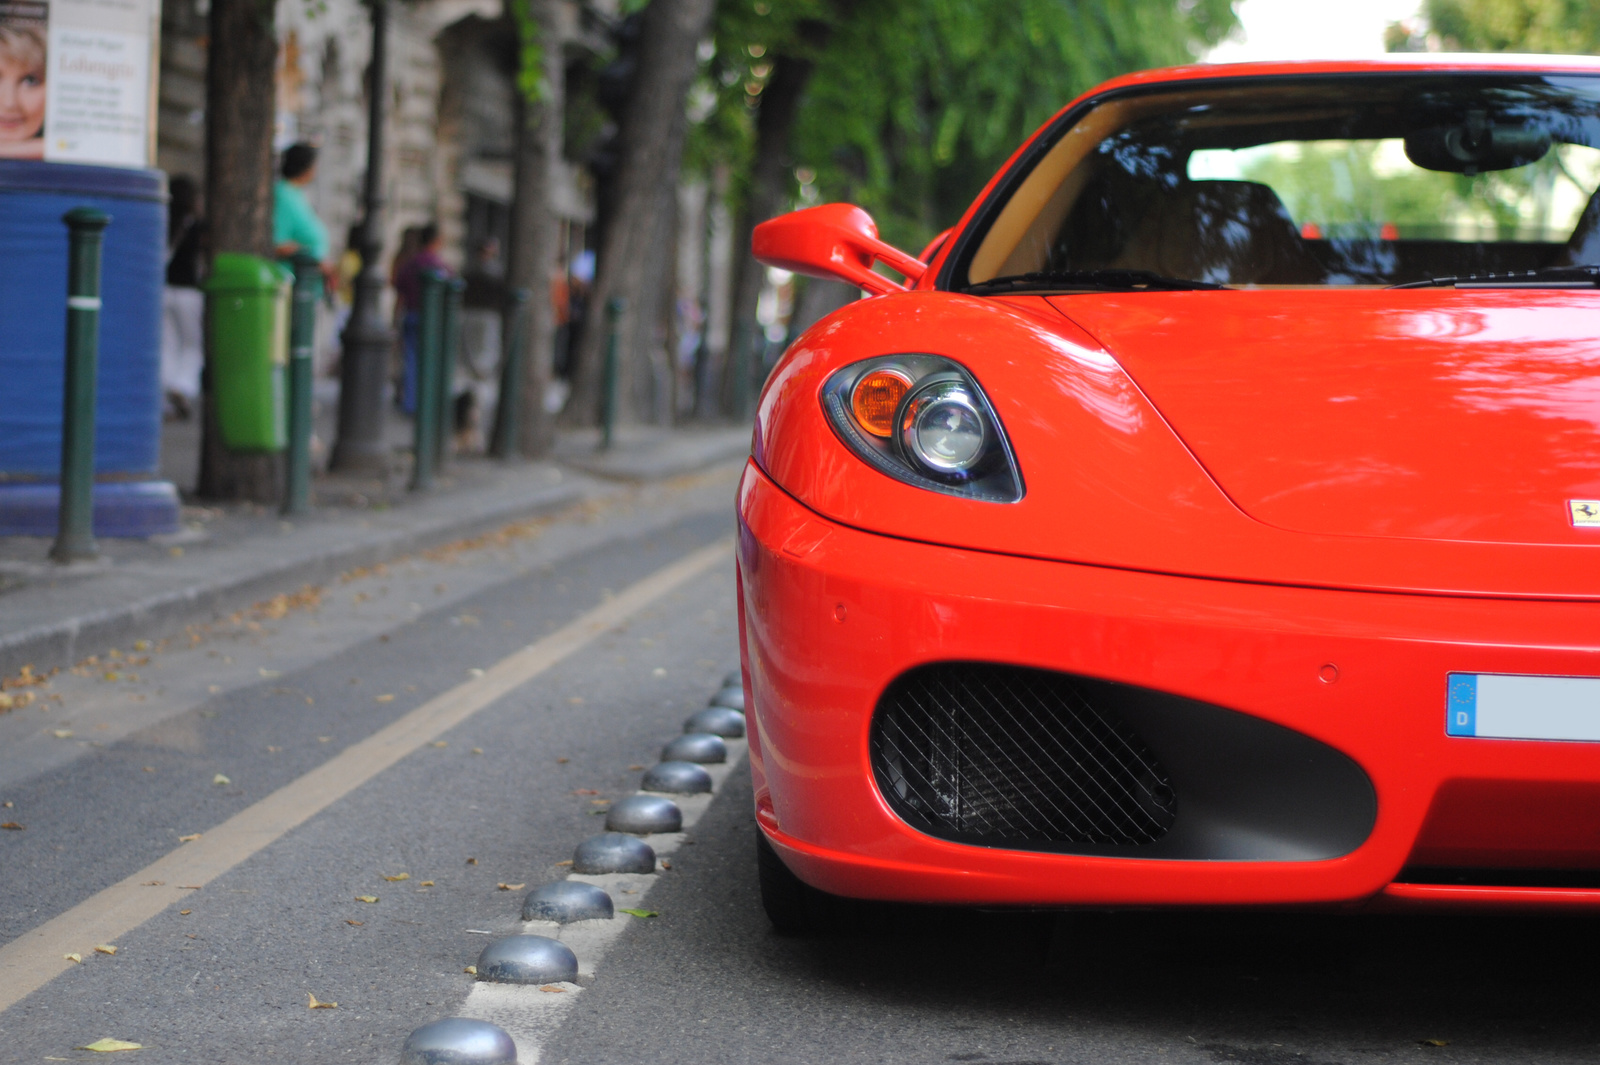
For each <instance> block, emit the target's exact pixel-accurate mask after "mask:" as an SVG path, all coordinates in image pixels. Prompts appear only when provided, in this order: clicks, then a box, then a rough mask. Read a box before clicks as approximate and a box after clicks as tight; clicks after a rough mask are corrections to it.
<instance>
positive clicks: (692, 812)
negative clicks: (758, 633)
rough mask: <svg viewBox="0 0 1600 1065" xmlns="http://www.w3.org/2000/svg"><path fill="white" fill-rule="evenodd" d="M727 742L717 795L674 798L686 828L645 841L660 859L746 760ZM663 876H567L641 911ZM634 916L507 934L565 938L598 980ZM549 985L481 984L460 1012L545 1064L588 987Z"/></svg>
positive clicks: (521, 1063) (523, 925)
mask: <svg viewBox="0 0 1600 1065" xmlns="http://www.w3.org/2000/svg"><path fill="white" fill-rule="evenodd" d="M727 744H728V760H727V762H726V763H724V764H723V765H708V766H706V769H707V770H709V771H710V773H711V780H712V785H713V787H714V788H715V789H716V790H715V791H713V793H712V794H711V795H674V796H673V797H672V800H673V802H676V803H677V804H678V808H679V809H680V810H682V811H683V827H684V829H685V832H664V833H660V834H657V835H653V836H646V837H644V838H645V842H646V843H649V844H650V846H651V848H653V849H654V850H655V852H656V857H658V858H661V857H665V856H666V855H669V854H671V853H672V852H674V851H676V850H677V849H678V848H679V847H680V846H681V845H682V844H683V840H684V836H685V834H686V831H687V830H688V829H690V828H693V827H694V824H695V822H696V821H699V820H700V818H701V816H702V815H703V814H704V813H705V812H706V809H707V808H708V807H710V805H711V800H712V799H713V798H714V797H715V795H716V792H717V791H721V790H722V782H723V781H725V780H726V779H728V774H729V773H731V772H732V771H733V770H734V769H735V768H737V767H738V766H740V765H742V764H743V763H744V756H745V753H746V751H747V750H748V749H749V748H748V746H747V744H746V743H745V741H744V740H728V741H727ZM661 875H662V874H661V873H659V872H657V873H611V874H607V875H604V876H585V875H583V874H582V873H573V874H571V875H570V876H568V877H567V879H568V880H580V881H582V882H583V883H585V884H595V885H597V886H599V887H601V888H604V889H605V890H606V892H607V894H609V895H610V896H611V901H612V902H613V903H614V904H615V905H616V906H617V907H618V908H619V909H620V908H621V907H623V906H626V907H628V908H629V909H641V908H642V907H641V903H643V902H644V900H645V896H647V895H648V894H650V889H651V888H652V887H654V886H655V884H656V882H657V881H659V880H660V879H661ZM668 875H671V874H670V873H669V874H668ZM632 919H633V918H631V917H630V916H629V915H628V914H624V913H619V914H617V916H616V917H615V918H613V919H612V920H609V921H574V922H573V923H572V924H567V925H562V924H557V923H555V922H554V921H519V922H517V927H515V928H511V929H508V930H507V931H506V933H505V934H506V935H514V934H517V933H519V932H520V933H529V934H532V935H537V936H549V937H550V938H551V939H559V940H560V941H561V942H563V943H565V944H566V945H567V946H569V947H571V948H572V953H574V954H576V955H577V956H578V978H579V979H580V980H590V979H593V978H594V974H595V970H596V969H597V968H598V967H599V965H600V959H601V958H603V957H604V956H605V953H606V951H607V950H609V949H610V948H611V945H612V944H613V943H615V942H616V941H617V940H618V939H620V938H621V937H622V933H623V932H624V931H626V930H627V927H628V922H629V921H630V920H632ZM545 986H554V987H560V988H561V991H560V992H552V991H542V990H540V989H539V988H537V987H530V986H527V985H522V984H486V983H475V984H473V985H472V990H471V991H469V992H468V993H467V1000H466V1001H465V1002H463V1003H462V1004H461V1009H460V1011H459V1012H458V1013H457V1014H456V1016H458V1017H471V1018H474V1019H475V1020H480V1021H488V1022H490V1023H491V1024H498V1025H499V1026H500V1027H501V1028H504V1029H505V1030H506V1033H507V1034H508V1035H510V1036H511V1038H512V1039H513V1040H514V1041H515V1042H516V1044H517V1065H539V1058H540V1057H541V1056H542V1055H543V1054H544V1044H545V1041H546V1040H548V1039H549V1038H550V1037H551V1036H552V1035H554V1034H555V1032H556V1030H557V1029H558V1028H560V1027H561V1021H562V1019H563V1018H564V1017H565V1016H566V1013H567V1010H569V1009H570V1008H571V1007H572V1006H573V1005H574V1004H575V1003H576V1002H577V1000H578V995H580V994H582V993H583V987H582V986H581V985H579V984H555V985H545Z"/></svg>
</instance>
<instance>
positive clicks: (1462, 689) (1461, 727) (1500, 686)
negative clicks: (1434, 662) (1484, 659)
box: [1445, 673, 1600, 742]
mask: <svg viewBox="0 0 1600 1065" xmlns="http://www.w3.org/2000/svg"><path fill="white" fill-rule="evenodd" d="M1445 731H1446V732H1447V733H1449V734H1450V735H1452V736H1478V737H1491V738H1495V739H1505V740H1589V741H1595V742H1600V677H1526V676H1515V675H1511V674H1506V673H1452V674H1450V685H1449V696H1448V699H1447V709H1446V717H1445Z"/></svg>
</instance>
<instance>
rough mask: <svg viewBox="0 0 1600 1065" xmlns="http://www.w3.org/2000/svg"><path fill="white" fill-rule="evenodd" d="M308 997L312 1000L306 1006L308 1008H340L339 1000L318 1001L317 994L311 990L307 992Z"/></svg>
mask: <svg viewBox="0 0 1600 1065" xmlns="http://www.w3.org/2000/svg"><path fill="white" fill-rule="evenodd" d="M306 998H308V999H310V1000H311V1001H310V1002H308V1003H306V1007H307V1008H308V1009H314V1010H336V1009H338V1008H339V1004H338V1003H337V1002H318V1001H317V996H316V995H313V994H312V993H311V992H309V991H307V992H306Z"/></svg>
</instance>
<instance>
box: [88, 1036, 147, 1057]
mask: <svg viewBox="0 0 1600 1065" xmlns="http://www.w3.org/2000/svg"><path fill="white" fill-rule="evenodd" d="M72 1049H74V1050H92V1051H94V1052H95V1053H96V1054H111V1053H114V1052H115V1051H118V1050H143V1049H144V1044H143V1043H130V1042H128V1041H127V1040H126V1039H96V1040H95V1041H94V1042H92V1043H90V1044H89V1045H87V1046H81V1047H73V1048H72Z"/></svg>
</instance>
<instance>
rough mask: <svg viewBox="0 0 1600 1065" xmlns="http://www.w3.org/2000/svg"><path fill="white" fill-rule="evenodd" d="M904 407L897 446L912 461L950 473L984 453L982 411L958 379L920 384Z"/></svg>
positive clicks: (963, 468) (967, 466) (966, 466)
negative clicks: (898, 444) (898, 445)
mask: <svg viewBox="0 0 1600 1065" xmlns="http://www.w3.org/2000/svg"><path fill="white" fill-rule="evenodd" d="M937 376H940V377H942V376H944V375H942V374H941V375H937ZM903 409H904V411H905V413H904V414H903V415H902V416H901V420H900V446H901V447H902V448H904V449H905V451H906V453H907V455H908V457H910V458H911V459H912V460H913V461H915V462H919V463H921V464H922V465H924V466H926V467H928V468H929V469H930V470H933V471H934V472H936V473H942V474H952V473H964V472H966V471H967V470H970V469H971V468H972V467H973V465H974V464H975V463H976V462H977V461H978V460H979V459H981V458H982V457H983V444H984V440H985V438H987V436H988V435H989V434H988V433H987V432H986V431H985V430H984V425H983V413H982V412H981V411H980V410H979V409H978V405H977V403H975V402H973V399H972V396H971V395H970V394H969V393H968V391H967V389H966V387H965V383H964V382H962V381H961V380H959V379H956V380H935V381H930V382H927V383H924V384H922V385H919V386H918V388H917V390H916V391H915V392H913V393H912V394H911V395H910V397H909V398H908V399H906V401H905V402H904V404H903Z"/></svg>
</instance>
